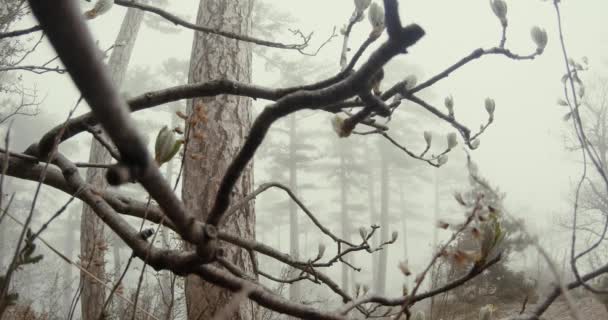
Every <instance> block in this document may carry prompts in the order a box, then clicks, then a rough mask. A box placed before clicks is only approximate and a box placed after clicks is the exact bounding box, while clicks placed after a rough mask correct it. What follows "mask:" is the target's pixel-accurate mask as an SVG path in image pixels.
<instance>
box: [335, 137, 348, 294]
mask: <svg viewBox="0 0 608 320" xmlns="http://www.w3.org/2000/svg"><path fill="white" fill-rule="evenodd" d="M338 148H339V150H340V224H341V229H342V239H344V240H346V241H348V240H350V228H349V223H348V218H349V217H348V207H347V205H348V203H347V201H346V197H347V193H348V182H347V181H346V179H347V176H346V170H347V169H346V157H347V155H346V152H347V151H346V148H347V146H346V142H344V141H340V143H339V146H338ZM344 259H345V260H347V259H348V257H345V258H344ZM341 265H342V290H344V291H345V292H350V286H349V272H350V268H349V267H348V265H346V263H342V264H341Z"/></svg>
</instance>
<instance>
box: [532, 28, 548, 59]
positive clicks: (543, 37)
mask: <svg viewBox="0 0 608 320" xmlns="http://www.w3.org/2000/svg"><path fill="white" fill-rule="evenodd" d="M530 35H531V36H532V40H534V43H535V44H536V53H538V54H541V53H543V51H544V50H545V47H546V46H547V41H548V38H547V31H545V29H541V28H539V27H537V26H534V27H532V30H530Z"/></svg>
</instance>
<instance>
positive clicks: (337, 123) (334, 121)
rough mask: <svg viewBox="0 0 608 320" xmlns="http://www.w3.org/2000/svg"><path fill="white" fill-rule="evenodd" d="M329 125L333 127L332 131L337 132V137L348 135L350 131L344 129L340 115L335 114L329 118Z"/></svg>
mask: <svg viewBox="0 0 608 320" xmlns="http://www.w3.org/2000/svg"><path fill="white" fill-rule="evenodd" d="M331 125H332V127H333V128H334V131H335V132H336V133H337V134H338V137H340V138H345V137H348V136H349V135H350V132H348V131H347V130H345V129H344V119H342V117H340V116H338V115H336V116H334V117H333V118H331Z"/></svg>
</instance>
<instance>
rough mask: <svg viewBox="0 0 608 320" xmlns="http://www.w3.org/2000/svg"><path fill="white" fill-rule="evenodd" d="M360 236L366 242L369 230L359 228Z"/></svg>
mask: <svg viewBox="0 0 608 320" xmlns="http://www.w3.org/2000/svg"><path fill="white" fill-rule="evenodd" d="M359 235H360V236H361V239H363V240H364V241H365V240H366V239H367V230H365V228H364V227H361V228H359Z"/></svg>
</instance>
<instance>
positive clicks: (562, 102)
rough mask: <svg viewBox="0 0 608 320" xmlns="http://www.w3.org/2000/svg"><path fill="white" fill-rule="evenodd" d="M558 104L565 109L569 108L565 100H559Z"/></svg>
mask: <svg viewBox="0 0 608 320" xmlns="http://www.w3.org/2000/svg"><path fill="white" fill-rule="evenodd" d="M557 104H558V105H560V106H563V107H567V106H568V102H567V101H566V100H564V99H557Z"/></svg>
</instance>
